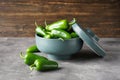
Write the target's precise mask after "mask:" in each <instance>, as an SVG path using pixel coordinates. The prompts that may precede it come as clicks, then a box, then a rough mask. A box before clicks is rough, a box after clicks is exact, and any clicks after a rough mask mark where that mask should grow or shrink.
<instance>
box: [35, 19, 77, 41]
mask: <svg viewBox="0 0 120 80" xmlns="http://www.w3.org/2000/svg"><path fill="white" fill-rule="evenodd" d="M75 22H76V20H75V18H73V20H72V21H71V22H68V20H66V19H63V20H59V21H56V22H53V23H52V24H47V23H46V22H45V26H41V25H37V23H36V22H35V26H36V29H35V31H36V34H37V35H38V36H40V37H43V38H48V39H51V38H52V39H62V40H65V39H71V38H76V37H78V35H77V34H76V33H75V32H74V31H73V30H72V28H71V26H72V25H73V24H74V23H75Z"/></svg>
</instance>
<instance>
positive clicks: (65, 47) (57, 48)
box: [35, 35, 83, 60]
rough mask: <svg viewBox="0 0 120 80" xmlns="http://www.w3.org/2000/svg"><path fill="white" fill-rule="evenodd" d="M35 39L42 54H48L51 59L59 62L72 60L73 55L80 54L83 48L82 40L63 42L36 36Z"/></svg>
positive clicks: (74, 39) (73, 39)
mask: <svg viewBox="0 0 120 80" xmlns="http://www.w3.org/2000/svg"><path fill="white" fill-rule="evenodd" d="M35 39H36V45H37V47H38V49H39V50H40V51H41V52H43V53H46V54H47V55H48V57H49V58H52V59H57V60H63V59H70V57H71V55H72V54H75V53H76V52H79V51H80V49H81V48H82V46H83V41H82V40H81V39H80V38H72V39H68V40H64V41H62V40H60V39H46V38H42V37H40V36H38V35H35Z"/></svg>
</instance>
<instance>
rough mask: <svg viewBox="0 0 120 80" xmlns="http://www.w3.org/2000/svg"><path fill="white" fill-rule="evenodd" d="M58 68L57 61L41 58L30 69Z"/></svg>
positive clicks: (45, 69)
mask: <svg viewBox="0 0 120 80" xmlns="http://www.w3.org/2000/svg"><path fill="white" fill-rule="evenodd" d="M57 68H58V63H57V62H55V61H50V60H40V59H36V60H35V62H34V64H32V65H31V66H30V69H31V70H33V69H35V70H37V71H47V70H54V69H57Z"/></svg>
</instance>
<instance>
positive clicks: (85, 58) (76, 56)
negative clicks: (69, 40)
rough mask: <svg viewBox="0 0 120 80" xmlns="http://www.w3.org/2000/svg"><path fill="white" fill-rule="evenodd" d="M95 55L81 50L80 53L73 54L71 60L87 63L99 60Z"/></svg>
mask: <svg viewBox="0 0 120 80" xmlns="http://www.w3.org/2000/svg"><path fill="white" fill-rule="evenodd" d="M101 58H102V57H100V56H98V55H97V54H96V53H94V52H93V51H90V50H81V51H80V52H78V53H76V54H73V55H72V57H71V60H81V61H89V60H94V59H101Z"/></svg>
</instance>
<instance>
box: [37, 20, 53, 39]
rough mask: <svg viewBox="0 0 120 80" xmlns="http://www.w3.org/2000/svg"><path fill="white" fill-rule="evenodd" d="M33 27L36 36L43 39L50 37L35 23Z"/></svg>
mask: <svg viewBox="0 0 120 80" xmlns="http://www.w3.org/2000/svg"><path fill="white" fill-rule="evenodd" d="M35 26H36V29H35V31H36V34H38V35H39V36H41V37H44V38H51V36H50V35H49V34H47V33H46V31H45V29H44V28H43V27H42V26H38V25H37V23H36V22H35Z"/></svg>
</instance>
